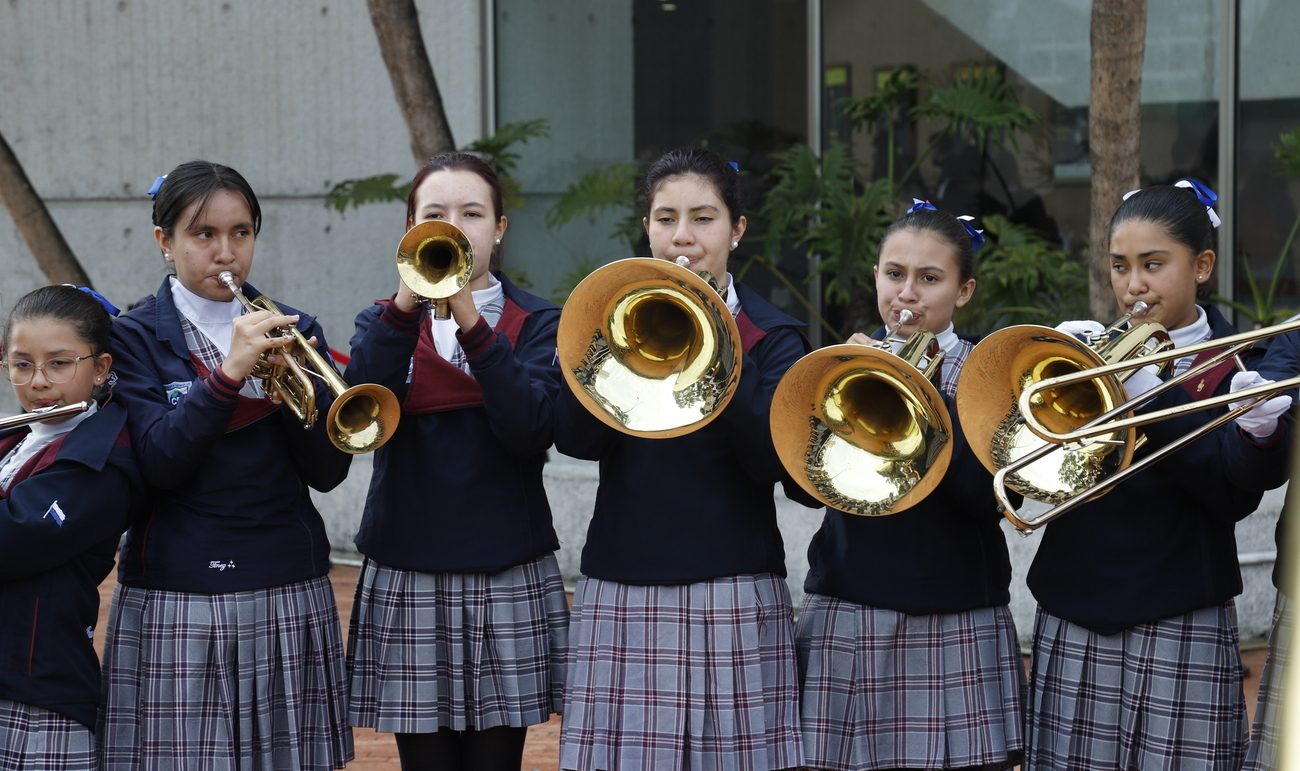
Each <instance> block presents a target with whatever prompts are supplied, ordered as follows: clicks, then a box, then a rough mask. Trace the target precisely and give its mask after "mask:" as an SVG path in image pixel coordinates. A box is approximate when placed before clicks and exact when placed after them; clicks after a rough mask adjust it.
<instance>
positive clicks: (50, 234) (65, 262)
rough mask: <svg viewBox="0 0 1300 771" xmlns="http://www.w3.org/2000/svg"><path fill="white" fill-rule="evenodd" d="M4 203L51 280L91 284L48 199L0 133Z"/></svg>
mask: <svg viewBox="0 0 1300 771" xmlns="http://www.w3.org/2000/svg"><path fill="white" fill-rule="evenodd" d="M0 203H3V204H4V207H5V208H6V209H8V210H9V216H10V217H13V220H14V225H16V226H17V227H18V232H19V233H21V234H22V237H23V240H24V241H26V242H27V248H28V249H31V251H32V256H33V257H35V258H36V266H37V267H39V268H40V269H41V272H42V273H44V274H45V279H46V280H47V281H49V282H50V283H51V284H76V285H77V286H90V277H89V276H87V275H86V271H84V270H82V269H81V263H79V262H77V256H76V255H75V254H73V253H72V249H71V248H70V247H69V246H68V242H67V241H65V240H63V234H62V233H60V232H59V226H58V225H56V224H54V219H53V218H51V217H50V211H49V209H46V208H45V202H44V201H42V200H41V197H40V196H39V195H37V194H36V190H35V189H34V188H32V183H31V180H29V179H27V172H25V171H23V166H22V164H21V163H19V162H18V157H17V156H16V155H14V151H13V150H12V149H11V148H10V147H9V143H8V142H6V141H5V138H4V136H3V135H0Z"/></svg>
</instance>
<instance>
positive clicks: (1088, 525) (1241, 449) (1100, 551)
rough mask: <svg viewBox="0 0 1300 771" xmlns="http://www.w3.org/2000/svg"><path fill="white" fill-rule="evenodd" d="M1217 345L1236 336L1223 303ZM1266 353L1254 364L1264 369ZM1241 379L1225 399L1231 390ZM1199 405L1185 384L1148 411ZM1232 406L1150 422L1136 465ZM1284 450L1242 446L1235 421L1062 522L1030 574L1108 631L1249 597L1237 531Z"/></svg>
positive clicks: (1050, 604) (1065, 609)
mask: <svg viewBox="0 0 1300 771" xmlns="http://www.w3.org/2000/svg"><path fill="white" fill-rule="evenodd" d="M1203 307H1205V309H1206V312H1207V313H1208V314H1209V321H1210V327H1211V330H1212V333H1213V335H1214V337H1224V336H1226V335H1230V334H1233V332H1234V330H1233V329H1232V327H1231V325H1229V324H1228V322H1227V321H1226V320H1225V319H1224V318H1223V317H1222V316H1221V315H1220V314H1219V312H1218V311H1217V310H1216V309H1214V308H1213V307H1209V306H1203ZM1257 361H1258V356H1252V357H1249V358H1247V359H1246V364H1247V366H1253V365H1254V363H1255V362H1257ZM1230 383H1231V378H1225V379H1223V380H1222V382H1220V383H1219V385H1218V388H1217V389H1216V390H1215V393H1227V392H1228V391H1229V387H1230ZM1190 401H1192V397H1191V396H1190V395H1189V394H1188V392H1187V391H1186V390H1185V389H1183V388H1175V389H1173V390H1171V391H1169V392H1166V393H1165V394H1163V395H1161V396H1158V397H1156V398H1155V399H1153V400H1151V401H1150V402H1148V403H1147V404H1146V405H1144V406H1143V409H1142V410H1141V411H1143V412H1145V411H1148V410H1152V409H1156V408H1164V407H1169V406H1173V405H1176V404H1186V403H1188V402H1190ZM1224 409H1225V408H1219V409H1217V410H1210V411H1203V412H1196V413H1192V414H1189V415H1184V416H1181V417H1179V418H1175V419H1172V420H1166V421H1163V422H1160V423H1154V424H1151V425H1148V426H1147V427H1146V429H1145V431H1146V435H1147V437H1148V440H1147V447H1145V448H1143V449H1142V450H1140V451H1139V452H1138V453H1137V455H1136V456H1135V458H1134V460H1135V461H1136V460H1140V459H1141V458H1142V457H1145V455H1146V454H1147V453H1149V452H1151V451H1153V450H1155V449H1157V448H1159V447H1163V446H1164V445H1166V444H1168V443H1169V442H1170V441H1172V440H1174V439H1176V438H1177V437H1180V436H1182V435H1184V434H1186V433H1187V432H1188V431H1189V430H1192V429H1194V428H1196V427H1197V426H1200V425H1203V424H1204V423H1205V422H1206V421H1208V420H1209V419H1210V418H1211V417H1212V416H1214V415H1219V414H1222V412H1223V411H1224ZM1278 452H1285V450H1284V449H1283V448H1282V445H1281V444H1280V443H1279V444H1272V445H1269V446H1260V445H1257V444H1255V443H1253V442H1246V441H1242V440H1241V433H1240V430H1239V429H1238V428H1237V427H1236V425H1235V424H1232V423H1229V424H1228V425H1226V426H1222V427H1220V428H1219V429H1218V430H1216V431H1214V432H1213V433H1211V434H1209V435H1208V436H1205V437H1202V438H1201V439H1199V440H1197V441H1196V442H1194V443H1193V444H1191V445H1190V446H1188V447H1184V448H1182V449H1180V450H1178V451H1177V452H1176V453H1174V454H1173V455H1171V456H1169V457H1168V458H1165V459H1164V460H1161V461H1160V462H1158V463H1156V464H1154V465H1153V466H1151V467H1149V468H1147V469H1145V470H1143V471H1141V472H1140V473H1138V474H1136V475H1134V476H1132V477H1130V478H1129V479H1127V480H1126V481H1124V482H1123V483H1122V484H1120V485H1118V486H1117V487H1115V488H1114V489H1113V490H1111V491H1110V492H1109V493H1106V494H1105V495H1103V496H1102V497H1101V498H1098V499H1096V500H1094V501H1091V502H1089V503H1085V504H1083V505H1082V506H1080V507H1079V508H1077V509H1075V510H1074V511H1072V512H1070V513H1069V514H1066V515H1065V516H1062V517H1060V518H1058V519H1055V520H1053V521H1052V522H1051V523H1050V524H1048V525H1047V526H1046V527H1045V528H1044V529H1043V531H1042V533H1041V535H1042V539H1043V541H1042V544H1041V545H1040V547H1039V549H1038V554H1037V556H1036V557H1035V558H1034V563H1033V565H1032V566H1031V567H1030V570H1029V578H1028V584H1029V588H1030V590H1031V591H1032V592H1033V594H1034V597H1035V598H1036V599H1037V600H1038V603H1039V605H1041V606H1042V608H1043V609H1044V610H1046V611H1047V612H1048V613H1051V614H1052V615H1054V616H1058V617H1060V618H1064V619H1066V620H1067V621H1070V622H1072V623H1074V624H1078V625H1079V626H1082V627H1084V628H1086V629H1090V630H1092V631H1094V632H1096V633H1098V634H1103V635H1109V634H1116V633H1118V632H1121V631H1123V630H1125V629H1128V628H1130V627H1133V626H1137V625H1139V624H1144V623H1149V622H1153V621H1157V620H1160V619H1164V618H1171V617H1174V616H1179V615H1182V614H1184V613H1188V612H1190V611H1193V610H1196V609H1198V608H1205V607H1211V606H1215V605H1219V604H1222V603H1224V602H1226V601H1227V600H1229V599H1231V598H1232V597H1234V596H1236V595H1237V594H1239V593H1240V592H1241V572H1240V570H1239V568H1238V566H1237V542H1236V538H1235V536H1234V525H1235V524H1236V522H1237V521H1238V520H1240V519H1242V518H1243V517H1245V516H1247V515H1248V514H1250V513H1251V512H1253V511H1254V510H1255V508H1256V507H1257V506H1258V505H1259V501H1260V497H1261V496H1262V494H1263V493H1262V490H1264V489H1266V488H1267V485H1268V482H1269V480H1268V479H1266V478H1265V477H1267V476H1269V472H1268V471H1267V469H1270V468H1273V467H1275V465H1276V455H1274V453H1278Z"/></svg>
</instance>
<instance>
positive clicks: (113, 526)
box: [0, 402, 144, 730]
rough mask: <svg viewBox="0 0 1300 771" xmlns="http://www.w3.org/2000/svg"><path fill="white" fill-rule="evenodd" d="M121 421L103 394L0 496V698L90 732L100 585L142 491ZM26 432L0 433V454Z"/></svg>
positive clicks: (96, 687)
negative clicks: (91, 411) (100, 400)
mask: <svg viewBox="0 0 1300 771" xmlns="http://www.w3.org/2000/svg"><path fill="white" fill-rule="evenodd" d="M125 427H126V410H125V409H123V408H122V406H121V405H120V404H117V403H115V402H109V403H108V404H106V405H104V406H103V407H102V408H100V410H99V411H98V412H97V413H95V414H94V415H91V416H90V417H88V418H86V419H85V420H83V421H82V422H81V423H80V424H79V425H78V426H77V427H76V428H74V429H73V430H72V431H71V433H68V434H66V435H64V436H63V437H62V438H61V439H58V440H55V443H52V444H50V445H47V446H46V447H45V448H43V449H42V450H41V452H40V453H38V454H37V455H36V456H35V457H34V458H33V459H31V460H29V461H28V463H27V464H25V465H24V467H23V468H22V469H21V470H20V471H19V473H18V475H17V476H16V477H15V478H14V480H13V482H11V484H10V488H9V490H8V491H7V493H6V494H2V495H0V699H10V700H12V701H17V702H21V703H23V704H29V705H31V706H34V707H40V708H42V709H47V710H50V711H51V712H57V713H58V714H60V715H64V716H65V717H68V718H71V719H72V720H75V721H77V722H78V723H81V724H82V725H84V726H86V727H87V728H90V729H91V730H94V728H95V711H96V709H97V708H98V706H99V686H100V677H99V657H98V656H97V655H96V654H95V649H94V646H93V644H92V641H93V638H94V630H95V623H96V621H97V620H98V616H99V590H98V587H99V584H100V582H101V581H103V580H104V578H105V577H106V576H107V575H108V573H109V571H111V570H112V569H113V556H114V554H115V553H116V552H117V542H118V538H119V537H121V535H122V532H123V531H124V530H126V528H127V525H128V524H129V523H130V521H131V517H132V516H133V515H134V514H135V512H137V511H138V510H139V508H140V506H141V503H142V501H143V499H144V484H143V482H142V481H141V479H140V475H139V472H138V471H137V469H136V465H135V456H134V455H133V454H132V453H131V447H130V445H129V442H128V440H127V435H126V431H125ZM29 430H30V429H28V428H26V427H24V428H20V429H16V430H14V431H10V432H6V433H4V434H0V458H2V457H3V456H4V455H6V454H8V452H9V451H10V450H12V449H13V447H14V446H15V445H16V444H17V442H18V441H19V440H20V439H21V438H22V436H23V435H25V434H27V433H28V431H29ZM55 503H57V505H58V511H60V512H62V516H63V518H62V519H61V520H60V519H59V518H58V517H57V516H56V515H55V513H54V511H53V510H52V505H53V504H55Z"/></svg>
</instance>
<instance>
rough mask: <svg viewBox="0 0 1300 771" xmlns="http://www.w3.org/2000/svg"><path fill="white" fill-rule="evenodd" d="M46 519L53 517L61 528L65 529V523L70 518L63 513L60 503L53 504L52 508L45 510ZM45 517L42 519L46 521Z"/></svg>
mask: <svg viewBox="0 0 1300 771" xmlns="http://www.w3.org/2000/svg"><path fill="white" fill-rule="evenodd" d="M45 517H53V518H54V521H55V522H56V523H57V524H58V526H59V527H63V521H64V520H65V519H67V518H68V516H67V515H66V514H64V513H63V509H61V508H59V502H58V501H55V502H54V503H51V504H50V507H49V508H48V509H46V510H45ZM45 517H41V519H45Z"/></svg>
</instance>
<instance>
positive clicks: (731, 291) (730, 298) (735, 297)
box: [722, 273, 740, 316]
mask: <svg viewBox="0 0 1300 771" xmlns="http://www.w3.org/2000/svg"><path fill="white" fill-rule="evenodd" d="M722 291H723V292H724V293H725V294H726V295H727V310H729V311H731V315H732V316H739V315H740V293H739V292H737V291H736V282H735V281H734V280H732V278H731V274H730V273H728V274H727V275H726V283H725V284H723V286H722Z"/></svg>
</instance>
